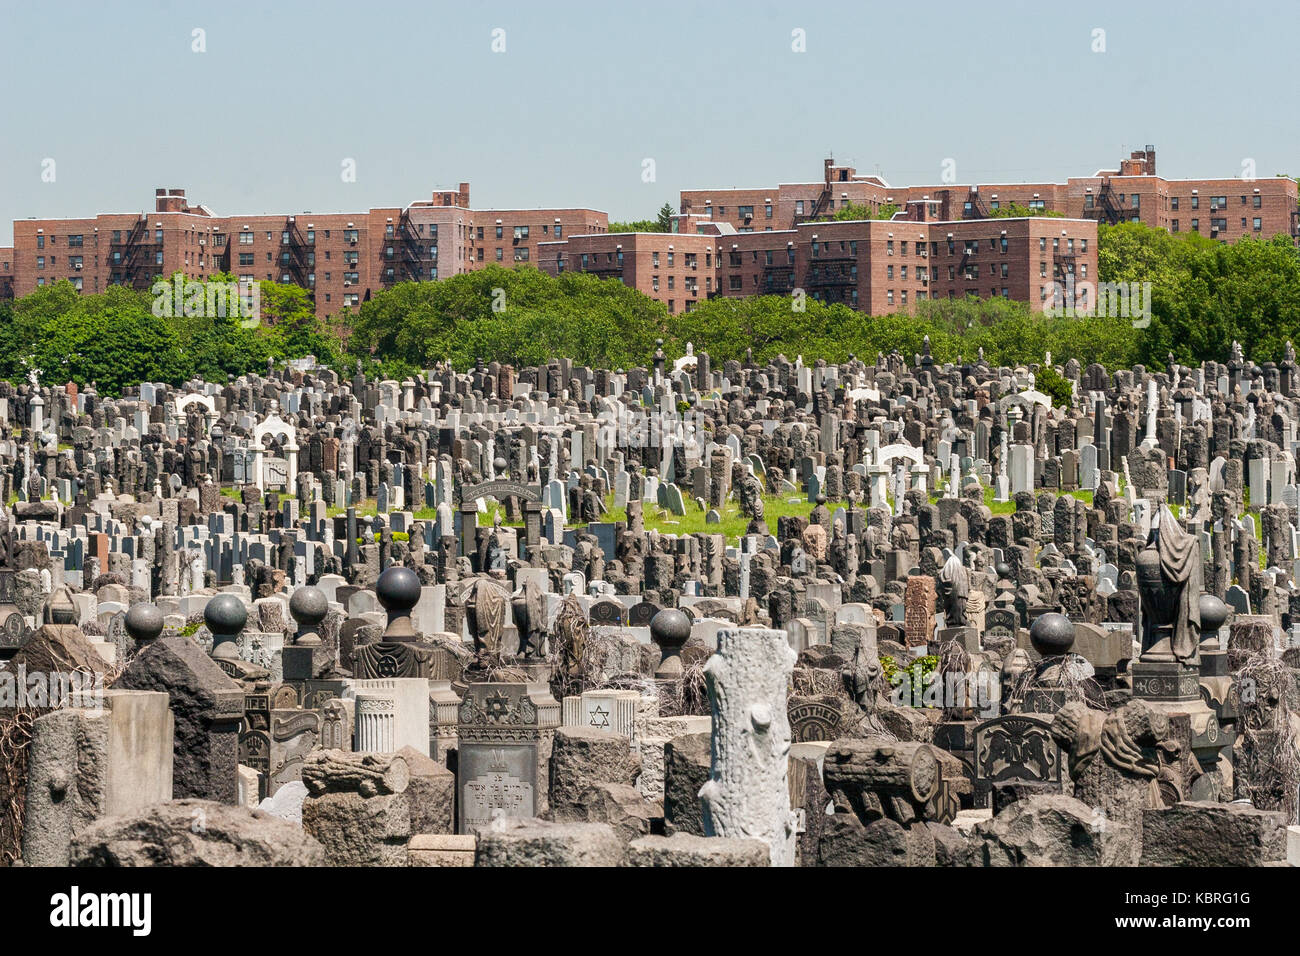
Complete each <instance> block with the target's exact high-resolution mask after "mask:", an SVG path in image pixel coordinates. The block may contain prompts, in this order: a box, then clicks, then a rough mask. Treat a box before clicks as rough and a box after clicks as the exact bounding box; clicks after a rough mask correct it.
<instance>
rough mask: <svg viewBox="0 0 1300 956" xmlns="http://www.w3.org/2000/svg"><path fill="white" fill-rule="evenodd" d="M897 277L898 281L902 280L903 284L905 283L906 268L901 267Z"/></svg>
mask: <svg viewBox="0 0 1300 956" xmlns="http://www.w3.org/2000/svg"><path fill="white" fill-rule="evenodd" d="M898 277H899V278H900V279H902V280H903V281H904V282H906V281H907V266H902V267H901V270H900V273H899V276H898Z"/></svg>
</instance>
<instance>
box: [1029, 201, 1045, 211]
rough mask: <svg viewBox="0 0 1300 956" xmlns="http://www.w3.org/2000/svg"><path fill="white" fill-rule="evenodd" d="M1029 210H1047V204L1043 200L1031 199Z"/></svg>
mask: <svg viewBox="0 0 1300 956" xmlns="http://www.w3.org/2000/svg"><path fill="white" fill-rule="evenodd" d="M1029 208H1030V209H1036V210H1039V211H1041V210H1044V209H1046V208H1047V202H1046V201H1045V200H1042V199H1031V200H1029Z"/></svg>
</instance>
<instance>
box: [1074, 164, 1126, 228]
mask: <svg viewBox="0 0 1300 956" xmlns="http://www.w3.org/2000/svg"><path fill="white" fill-rule="evenodd" d="M1083 215H1084V216H1085V217H1086V218H1088V219H1096V220H1097V221H1098V222H1104V223H1106V224H1107V225H1108V226H1113V225H1115V224H1116V223H1120V222H1123V221H1124V210H1122V209H1120V207H1119V204H1118V203H1117V202H1115V191H1114V190H1113V189H1112V188H1111V185H1110V177H1109V176H1107V177H1106V178H1105V179H1103V180H1102V181H1101V190H1100V191H1099V192H1098V193H1097V199H1096V202H1095V203H1094V204H1093V207H1092V208H1091V209H1087V210H1084V213H1083Z"/></svg>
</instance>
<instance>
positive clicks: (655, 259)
mask: <svg viewBox="0 0 1300 956" xmlns="http://www.w3.org/2000/svg"><path fill="white" fill-rule="evenodd" d="M650 263H651V265H653V266H654V267H655V268H656V269H658V268H659V253H658V252H652V253H650Z"/></svg>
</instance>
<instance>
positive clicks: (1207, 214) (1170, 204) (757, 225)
mask: <svg viewBox="0 0 1300 956" xmlns="http://www.w3.org/2000/svg"><path fill="white" fill-rule="evenodd" d="M1296 200H1297V185H1296V182H1295V180H1293V179H1290V178H1288V177H1273V178H1266V179H1240V178H1228V179H1164V178H1161V177H1159V176H1157V175H1156V156H1155V149H1154V148H1153V147H1150V146H1148V147H1147V148H1146V149H1143V150H1138V151H1136V152H1134V153H1132V154H1131V155H1130V157H1129V158H1128V159H1125V160H1122V161H1121V162H1120V164H1119V167H1118V168H1117V169H1114V170H1102V171H1099V172H1098V173H1097V174H1096V175H1094V176H1077V177H1070V178H1069V179H1067V180H1066V181H1065V182H1064V183H972V184H969V185H960V186H959V185H949V184H938V185H929V186H925V185H921V186H900V187H890V186H888V185H887V184H885V183H884V182H883V181H882V180H881V179H880V178H879V177H877V176H862V175H859V174H858V172H857V171H856V170H855V169H853V168H852V167H851V166H835V165H834V164H833V163H832V162H831V161H830V160H826V162H825V164H824V169H823V180H822V181H821V182H816V183H794V184H791V183H786V184H782V185H780V186H776V187H768V188H759V189H689V190H682V193H681V211H682V213H683V214H690V215H692V216H697V217H704V218H707V219H711V220H712V221H713V222H715V223H729V224H730V225H732V226H734V227H735V228H736V230H737V231H738V232H750V231H752V232H762V231H765V230H771V231H774V232H775V231H780V230H783V229H792V228H794V227H795V226H796V225H798V224H800V223H802V222H806V221H808V220H809V219H813V218H820V217H823V216H830V215H832V214H833V213H835V212H836V211H838V210H839V209H841V208H843V207H844V206H845V205H847V204H849V203H852V204H854V205H865V206H866V207H867V208H868V209H870V210H871V212H872V214H873V215H875V214H878V213H879V212H880V209H881V208H882V207H887V206H889V205H895V206H897V207H899V208H900V209H905V208H906V207H907V205H908V203H912V202H917V201H935V202H938V203H939V204H940V206H939V212H938V218H941V219H953V220H955V219H977V218H985V217H988V216H989V215H990V213H994V212H996V211H998V210H999V209H1006V208H1007V207H1009V206H1010V205H1011V204H1012V203H1015V204H1016V205H1019V206H1023V207H1025V208H1027V209H1033V208H1038V209H1042V210H1045V211H1054V212H1059V213H1062V214H1064V215H1065V216H1066V217H1067V218H1071V219H1094V220H1097V221H1099V222H1112V223H1113V222H1128V221H1139V222H1143V223H1145V224H1147V225H1148V226H1154V227H1156V228H1158V229H1167V230H1169V231H1170V232H1199V233H1200V234H1201V235H1203V236H1206V237H1209V238H1212V239H1217V240H1220V241H1225V242H1234V241H1236V240H1238V239H1241V238H1243V237H1246V236H1254V237H1256V238H1264V239H1268V238H1272V237H1273V236H1275V235H1279V234H1281V235H1286V236H1290V237H1291V238H1292V239H1293V240H1295V239H1300V213H1297V207H1296ZM745 213H751V215H745Z"/></svg>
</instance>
